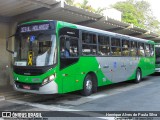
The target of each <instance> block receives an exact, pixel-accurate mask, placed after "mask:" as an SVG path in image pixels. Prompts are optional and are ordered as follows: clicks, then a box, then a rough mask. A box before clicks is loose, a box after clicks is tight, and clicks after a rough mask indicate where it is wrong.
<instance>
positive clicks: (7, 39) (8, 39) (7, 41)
mask: <svg viewBox="0 0 160 120" xmlns="http://www.w3.org/2000/svg"><path fill="white" fill-rule="evenodd" d="M14 35H15V34H14ZM14 35H11V36H9V37H7V38H6V50H7V51H8V52H10V53H12V54H14V51H12V50H9V48H8V44H9V41H10V38H11V37H13V36H14Z"/></svg>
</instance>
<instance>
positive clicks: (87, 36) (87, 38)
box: [82, 32, 97, 56]
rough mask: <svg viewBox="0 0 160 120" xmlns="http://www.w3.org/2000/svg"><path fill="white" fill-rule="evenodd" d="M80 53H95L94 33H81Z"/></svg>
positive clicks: (90, 54)
mask: <svg viewBox="0 0 160 120" xmlns="http://www.w3.org/2000/svg"><path fill="white" fill-rule="evenodd" d="M82 55H84V56H85V55H88V56H92V55H94V56H95V55H97V39H96V35H95V34H92V33H88V32H83V33H82Z"/></svg>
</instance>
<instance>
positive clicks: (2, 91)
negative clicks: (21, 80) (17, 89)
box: [0, 85, 14, 101]
mask: <svg viewBox="0 0 160 120" xmlns="http://www.w3.org/2000/svg"><path fill="white" fill-rule="evenodd" d="M13 91H14V90H13V87H12V86H11V85H8V86H0V101H2V100H5V96H6V95H7V94H8V93H12V92H13Z"/></svg>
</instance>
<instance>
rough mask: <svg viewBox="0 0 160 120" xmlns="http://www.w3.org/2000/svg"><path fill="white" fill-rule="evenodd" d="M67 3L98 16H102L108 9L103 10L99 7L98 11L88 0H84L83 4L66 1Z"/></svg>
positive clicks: (72, 0)
mask: <svg viewBox="0 0 160 120" xmlns="http://www.w3.org/2000/svg"><path fill="white" fill-rule="evenodd" d="M65 1H66V3H67V4H68V5H72V6H76V7H78V8H82V9H85V10H88V11H90V12H93V13H97V14H102V12H103V11H104V10H105V9H106V8H101V7H99V8H98V9H95V8H93V7H92V6H91V5H89V2H88V0H83V2H82V3H79V2H78V3H76V2H75V1H74V0H65Z"/></svg>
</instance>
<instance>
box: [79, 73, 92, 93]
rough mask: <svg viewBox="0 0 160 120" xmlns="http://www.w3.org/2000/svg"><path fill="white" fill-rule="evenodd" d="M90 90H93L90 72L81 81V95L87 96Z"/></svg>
mask: <svg viewBox="0 0 160 120" xmlns="http://www.w3.org/2000/svg"><path fill="white" fill-rule="evenodd" d="M92 92H93V80H92V76H91V75H90V74H87V75H86V77H85V79H84V83H83V89H82V95H84V96H89V95H91V94H92Z"/></svg>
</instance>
